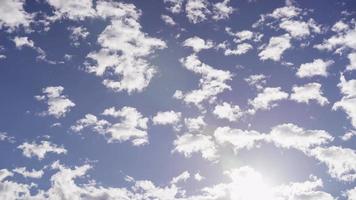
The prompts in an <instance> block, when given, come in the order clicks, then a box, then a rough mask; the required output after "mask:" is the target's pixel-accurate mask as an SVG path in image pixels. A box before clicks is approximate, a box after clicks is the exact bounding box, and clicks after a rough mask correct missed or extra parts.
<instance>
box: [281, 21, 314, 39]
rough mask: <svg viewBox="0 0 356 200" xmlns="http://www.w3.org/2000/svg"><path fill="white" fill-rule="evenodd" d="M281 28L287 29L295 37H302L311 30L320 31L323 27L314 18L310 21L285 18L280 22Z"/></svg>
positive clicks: (307, 34)
mask: <svg viewBox="0 0 356 200" xmlns="http://www.w3.org/2000/svg"><path fill="white" fill-rule="evenodd" d="M279 27H280V28H281V29H284V30H285V31H287V32H288V33H289V34H290V35H291V36H292V37H293V38H297V39H302V38H305V37H307V36H309V35H310V34H311V32H316V33H320V32H321V28H320V27H319V26H318V25H317V24H316V23H315V21H314V20H313V19H310V20H309V21H308V22H304V21H297V20H284V21H282V22H281V23H280V24H279Z"/></svg>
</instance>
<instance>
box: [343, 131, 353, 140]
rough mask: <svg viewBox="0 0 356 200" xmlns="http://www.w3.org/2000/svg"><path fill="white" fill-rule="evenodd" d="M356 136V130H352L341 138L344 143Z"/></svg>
mask: <svg viewBox="0 0 356 200" xmlns="http://www.w3.org/2000/svg"><path fill="white" fill-rule="evenodd" d="M354 136H356V130H351V131H348V132H347V133H345V134H344V135H343V136H341V137H340V138H341V139H342V140H344V141H347V140H350V139H351V138H352V137H354Z"/></svg>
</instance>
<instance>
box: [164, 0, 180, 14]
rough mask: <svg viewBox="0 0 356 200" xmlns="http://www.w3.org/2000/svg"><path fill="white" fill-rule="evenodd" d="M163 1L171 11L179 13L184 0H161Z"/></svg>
mask: <svg viewBox="0 0 356 200" xmlns="http://www.w3.org/2000/svg"><path fill="white" fill-rule="evenodd" d="M163 2H164V3H165V4H167V9H168V10H169V11H171V12H172V13H180V12H181V11H182V10H183V3H184V0H163Z"/></svg>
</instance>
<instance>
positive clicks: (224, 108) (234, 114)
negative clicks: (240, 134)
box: [213, 102, 243, 122]
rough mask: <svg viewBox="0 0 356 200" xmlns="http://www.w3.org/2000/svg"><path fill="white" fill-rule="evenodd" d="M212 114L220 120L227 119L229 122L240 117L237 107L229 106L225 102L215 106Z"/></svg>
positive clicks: (240, 113)
mask: <svg viewBox="0 0 356 200" xmlns="http://www.w3.org/2000/svg"><path fill="white" fill-rule="evenodd" d="M213 113H214V114H215V115H216V116H217V117H218V118H220V119H228V120H229V121H231V122H232V121H237V120H238V119H239V118H240V117H241V116H242V115H243V112H242V111H241V109H240V107H239V106H238V105H231V104H229V103H227V102H223V103H222V104H218V105H216V106H215V108H214V111H213Z"/></svg>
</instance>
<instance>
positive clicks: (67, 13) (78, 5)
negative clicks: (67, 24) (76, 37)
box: [48, 0, 96, 20]
mask: <svg viewBox="0 0 356 200" xmlns="http://www.w3.org/2000/svg"><path fill="white" fill-rule="evenodd" d="M48 4H49V5H51V6H52V8H54V16H52V17H51V20H57V19H61V18H68V19H70V20H83V19H85V18H87V17H93V16H95V14H96V13H95V10H94V9H93V1H92V0H78V1H66V0H48Z"/></svg>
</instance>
